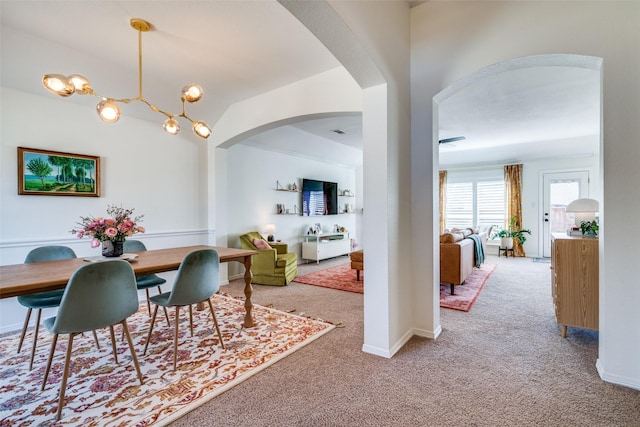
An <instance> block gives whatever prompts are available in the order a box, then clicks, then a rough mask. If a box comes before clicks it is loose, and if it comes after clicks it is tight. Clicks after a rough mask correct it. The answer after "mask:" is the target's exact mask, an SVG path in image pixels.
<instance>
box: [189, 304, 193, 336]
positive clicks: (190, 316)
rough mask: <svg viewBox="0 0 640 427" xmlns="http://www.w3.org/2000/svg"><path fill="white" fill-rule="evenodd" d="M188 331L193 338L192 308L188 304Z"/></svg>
mask: <svg viewBox="0 0 640 427" xmlns="http://www.w3.org/2000/svg"><path fill="white" fill-rule="evenodd" d="M189 329H190V330H191V337H193V306H192V305H191V304H189Z"/></svg>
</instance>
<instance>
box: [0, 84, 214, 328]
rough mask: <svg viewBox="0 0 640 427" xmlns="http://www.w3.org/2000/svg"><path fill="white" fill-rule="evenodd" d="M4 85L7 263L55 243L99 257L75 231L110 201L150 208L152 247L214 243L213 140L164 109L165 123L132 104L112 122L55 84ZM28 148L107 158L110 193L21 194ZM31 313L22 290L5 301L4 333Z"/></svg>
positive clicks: (1, 241) (0, 202)
mask: <svg viewBox="0 0 640 427" xmlns="http://www.w3.org/2000/svg"><path fill="white" fill-rule="evenodd" d="M0 90H1V92H0V99H1V103H2V105H1V108H0V123H2V126H1V131H0V132H1V134H0V135H1V141H0V182H1V183H0V186H1V187H0V264H2V265H7V264H16V263H21V262H23V261H24V258H25V256H26V254H27V253H28V252H29V250H31V249H32V248H34V247H37V246H42V245H50V244H61V245H66V246H70V247H71V248H72V249H73V250H74V251H75V252H76V254H77V255H78V256H88V255H98V254H99V249H91V248H90V245H89V239H82V240H79V239H77V238H75V236H73V235H72V234H71V233H69V230H71V229H72V228H73V227H74V225H75V224H76V222H77V221H78V220H79V217H80V215H84V216H87V215H93V216H99V215H104V214H105V210H106V207H107V205H108V204H118V205H120V204H121V205H122V206H123V207H126V208H134V209H135V213H136V214H144V218H143V222H142V224H141V225H143V226H144V227H145V228H146V230H147V231H146V233H145V234H139V235H137V236H136V238H139V239H140V240H142V241H143V242H144V243H145V244H146V245H147V247H148V248H149V249H156V248H164V247H171V246H185V245H191V244H203V243H204V244H206V243H209V242H210V239H211V238H212V236H213V234H214V230H212V229H210V227H209V225H208V222H207V198H206V187H207V186H206V176H207V163H206V159H207V150H208V147H207V143H206V142H204V141H202V140H199V138H197V137H195V136H194V137H193V138H189V137H188V136H176V137H174V136H171V135H168V134H166V133H165V132H164V131H163V130H162V117H161V116H159V119H160V120H159V121H158V123H150V122H145V121H141V120H136V119H133V118H131V117H127V115H126V108H127V106H125V107H123V117H121V119H120V121H119V122H118V123H115V124H111V125H109V124H106V123H104V122H102V121H101V120H99V119H98V117H97V115H96V113H95V102H94V100H91V99H87V105H86V106H80V105H78V104H75V103H73V102H69V100H68V99H63V98H58V97H55V96H53V95H50V94H48V93H46V92H45V95H43V96H37V95H32V94H28V93H23V92H19V91H16V90H13V89H8V88H1V89H0ZM196 138H197V140H196ZM18 146H23V147H28V148H39V149H45V150H54V151H61V152H67V153H77V154H88V155H94V156H99V157H100V169H101V180H102V182H101V197H70V196H33V195H18V192H17V188H18V185H17V159H18V156H17V147H18ZM24 313H25V310H24V308H21V307H20V306H19V305H18V304H17V302H16V301H15V298H9V299H2V300H0V331H2V332H6V331H9V330H15V329H19V328H20V327H21V326H22V325H21V323H20V322H22V321H23V316H24Z"/></svg>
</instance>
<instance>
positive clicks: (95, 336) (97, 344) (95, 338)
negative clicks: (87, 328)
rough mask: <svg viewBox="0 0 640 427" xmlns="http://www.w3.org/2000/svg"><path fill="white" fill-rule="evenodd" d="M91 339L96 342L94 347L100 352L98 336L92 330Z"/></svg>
mask: <svg viewBox="0 0 640 427" xmlns="http://www.w3.org/2000/svg"><path fill="white" fill-rule="evenodd" d="M93 339H94V340H96V347H98V350H100V341H98V334H96V330H95V329H94V330H93Z"/></svg>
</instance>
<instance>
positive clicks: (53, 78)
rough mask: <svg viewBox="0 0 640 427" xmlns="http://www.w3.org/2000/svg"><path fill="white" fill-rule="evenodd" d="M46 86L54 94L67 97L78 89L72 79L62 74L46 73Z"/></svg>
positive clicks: (44, 79)
mask: <svg viewBox="0 0 640 427" xmlns="http://www.w3.org/2000/svg"><path fill="white" fill-rule="evenodd" d="M42 84H43V85H44V87H45V88H46V89H47V90H48V91H49V92H51V93H53V94H54V95H58V96H64V97H67V96H69V95H73V93H74V92H75V91H76V88H75V86H74V85H73V82H72V81H71V79H70V78H69V77H67V76H63V75H62V74H45V75H44V76H43V77H42Z"/></svg>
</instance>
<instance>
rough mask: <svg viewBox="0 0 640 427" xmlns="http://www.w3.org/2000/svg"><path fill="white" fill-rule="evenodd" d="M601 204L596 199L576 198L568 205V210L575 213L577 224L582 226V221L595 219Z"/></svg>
mask: <svg viewBox="0 0 640 427" xmlns="http://www.w3.org/2000/svg"><path fill="white" fill-rule="evenodd" d="M599 210H600V204H599V203H598V201H597V200H595V199H576V200H574V201H573V202H571V203H569V204H568V205H567V209H566V212H568V213H573V214H575V224H576V226H577V227H579V226H580V223H581V222H582V221H593V220H595V219H596V212H598V211H599Z"/></svg>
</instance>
